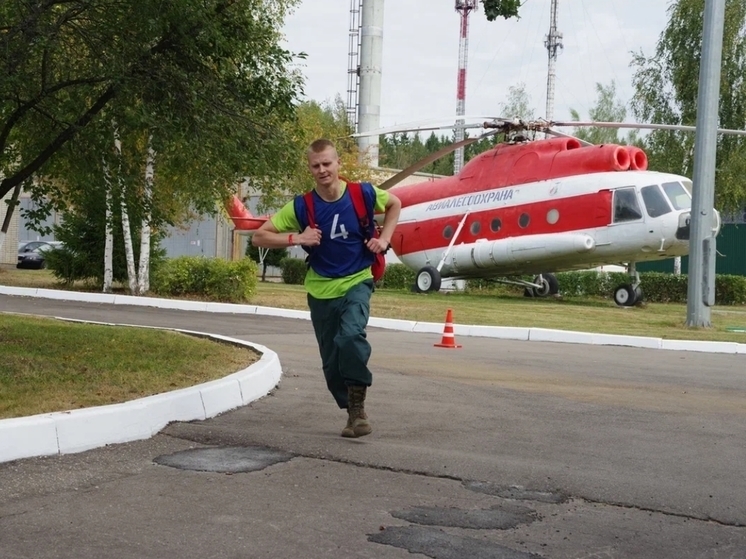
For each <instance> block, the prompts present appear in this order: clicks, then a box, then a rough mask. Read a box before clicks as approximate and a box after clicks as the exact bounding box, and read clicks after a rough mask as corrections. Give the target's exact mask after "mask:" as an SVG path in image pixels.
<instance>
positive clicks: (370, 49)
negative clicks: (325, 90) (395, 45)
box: [358, 0, 384, 167]
mask: <svg viewBox="0 0 746 559" xmlns="http://www.w3.org/2000/svg"><path fill="white" fill-rule="evenodd" d="M383 2H384V0H363V10H362V18H361V22H360V23H361V33H360V35H361V39H360V93H359V94H360V103H359V106H358V130H359V132H368V131H370V130H375V129H377V128H380V120H381V61H382V60H383ZM358 147H359V148H360V152H361V155H362V156H363V157H365V156H367V157H368V161H369V163H370V166H371V167H378V136H362V137H360V139H359V141H358Z"/></svg>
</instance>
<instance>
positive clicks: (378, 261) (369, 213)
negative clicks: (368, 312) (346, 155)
mask: <svg viewBox="0 0 746 559" xmlns="http://www.w3.org/2000/svg"><path fill="white" fill-rule="evenodd" d="M366 184H367V183H366ZM347 191H348V192H349V193H350V198H351V199H352V205H353V207H354V208H355V214H356V215H357V219H358V221H359V223H360V229H361V231H362V232H363V237H365V240H366V242H367V241H368V240H370V239H374V238H378V228H377V227H376V222H375V221H374V220H373V211H374V207H373V206H371V207H370V209H368V208H366V207H365V198H364V196H363V185H362V184H360V183H359V182H348V183H347ZM303 199H304V202H305V204H306V213H307V216H308V224H309V225H310V226H311V227H316V220H315V219H314V216H315V212H314V209H313V190H309V191H308V192H306V193H305V194H304V195H303ZM366 250H367V249H366ZM374 256H375V258H374V259H373V264H372V265H371V267H370V271H371V272H372V273H373V281H374V282H378V281H379V280H380V279H381V278H382V277H383V274H384V272H385V271H386V256H385V252H380V253H378V254H374Z"/></svg>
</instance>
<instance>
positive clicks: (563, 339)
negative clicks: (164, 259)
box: [0, 285, 746, 355]
mask: <svg viewBox="0 0 746 559" xmlns="http://www.w3.org/2000/svg"><path fill="white" fill-rule="evenodd" d="M0 294H2V295H17V296H25V297H46V298H50V299H65V300H68V301H86V302H97V303H111V302H112V301H111V298H112V297H113V298H114V300H113V302H114V304H116V305H139V306H144V307H157V308H164V309H180V310H188V311H201V312H218V313H235V314H256V315H264V316H280V317H285V318H299V319H303V320H310V319H311V313H310V312H308V311H299V310H292V309H276V308H272V307H258V306H256V305H239V304H232V303H205V302H199V301H181V300H178V299H158V298H155V297H133V296H130V295H109V294H104V293H80V292H75V291H54V290H51V289H33V288H27V287H7V286H2V285H0ZM368 324H369V325H370V326H371V327H375V328H383V329H386V330H399V331H405V332H416V333H424V334H437V335H440V334H442V333H443V326H444V325H443V323H435V322H415V321H411V320H397V319H391V318H374V317H371V318H370V320H369V321H368ZM453 331H454V334H455V335H456V336H466V337H469V336H476V337H483V338H484V337H486V338H497V339H503V340H517V341H534V342H555V343H573V344H592V345H606V346H625V347H637V348H644V349H665V350H675V351H698V352H708V353H729V354H737V355H746V343H735V342H705V341H695V340H665V339H663V338H647V337H644V336H625V335H617V334H595V333H590V332H572V331H567V330H551V329H546V328H513V327H506V326H478V325H463V324H454V326H453Z"/></svg>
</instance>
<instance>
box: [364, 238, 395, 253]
mask: <svg viewBox="0 0 746 559" xmlns="http://www.w3.org/2000/svg"><path fill="white" fill-rule="evenodd" d="M365 246H367V247H368V250H369V251H371V252H372V253H374V254H379V253H381V252H386V251H387V250H388V249H389V246H391V245H390V243H389V242H388V241H386V240H384V239H381V238H375V239H370V240H369V241H368V242H367V243H365Z"/></svg>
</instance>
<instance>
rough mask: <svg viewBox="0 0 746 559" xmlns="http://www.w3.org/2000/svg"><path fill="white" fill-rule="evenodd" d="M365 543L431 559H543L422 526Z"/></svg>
mask: <svg viewBox="0 0 746 559" xmlns="http://www.w3.org/2000/svg"><path fill="white" fill-rule="evenodd" d="M368 540H369V541H371V542H375V543H380V544H385V545H390V546H393V547H398V548H400V549H406V550H407V551H409V552H410V553H421V554H423V555H427V556H428V557H432V558H433V559H464V558H465V557H468V558H469V559H542V556H541V555H536V554H534V553H526V552H525V551H517V550H515V549H511V548H509V547H505V546H503V545H500V544H498V543H495V542H491V541H487V540H483V539H476V538H469V537H464V536H456V535H453V534H449V533H447V532H444V531H442V530H437V529H435V528H425V527H422V526H391V527H389V528H384V529H383V530H381V531H380V532H377V533H375V534H369V535H368Z"/></svg>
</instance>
